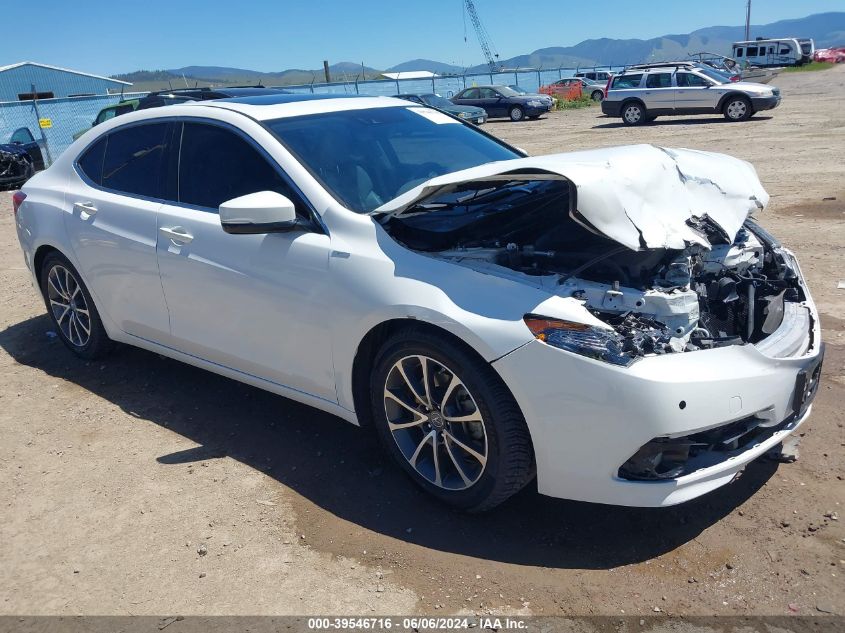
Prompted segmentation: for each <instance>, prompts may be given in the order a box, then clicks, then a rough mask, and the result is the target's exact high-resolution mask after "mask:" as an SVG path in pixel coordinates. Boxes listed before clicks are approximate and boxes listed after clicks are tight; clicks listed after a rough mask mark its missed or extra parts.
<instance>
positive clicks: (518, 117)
mask: <svg viewBox="0 0 845 633" xmlns="http://www.w3.org/2000/svg"><path fill="white" fill-rule="evenodd" d="M508 114H509V116H510V118H511V121H522V119H524V118H525V110H523V109H522V108H521V107H520V106H514V107H512V108H511V109H510V112H509V113H508Z"/></svg>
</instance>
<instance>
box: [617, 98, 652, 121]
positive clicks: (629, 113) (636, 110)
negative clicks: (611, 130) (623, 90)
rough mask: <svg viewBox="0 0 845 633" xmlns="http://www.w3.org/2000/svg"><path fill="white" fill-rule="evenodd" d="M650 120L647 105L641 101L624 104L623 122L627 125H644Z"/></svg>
mask: <svg viewBox="0 0 845 633" xmlns="http://www.w3.org/2000/svg"><path fill="white" fill-rule="evenodd" d="M647 121H648V114H647V112H646V109H645V106H644V105H643V104H642V103H640V102H639V101H629V102H628V103H624V104H622V122H623V123H624V124H625V125H642V124H643V123H646V122H647Z"/></svg>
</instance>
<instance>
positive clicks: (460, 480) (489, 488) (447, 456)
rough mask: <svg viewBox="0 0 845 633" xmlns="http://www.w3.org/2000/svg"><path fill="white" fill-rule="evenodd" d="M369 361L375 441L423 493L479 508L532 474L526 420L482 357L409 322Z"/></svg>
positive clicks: (508, 492) (465, 507) (510, 491)
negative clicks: (410, 326)
mask: <svg viewBox="0 0 845 633" xmlns="http://www.w3.org/2000/svg"><path fill="white" fill-rule="evenodd" d="M374 367H375V369H374V373H373V375H372V382H371V393H372V409H373V419H374V420H375V424H376V429H377V431H378V435H379V438H380V440H381V443H382V445H383V446H384V447H385V449H386V450H387V451H388V452H389V453H390V454H391V455H392V457H393V458H394V459H395V460H396V462H397V463H398V464H399V466H400V467H401V468H402V469H403V470H404V471H405V472H406V473H407V474H408V475H409V476H410V477H411V479H412V480H413V481H414V482H415V483H416V484H417V485H419V486H420V487H422V488H423V489H424V490H426V491H427V492H428V493H430V494H432V495H433V496H435V497H437V498H438V499H440V500H441V501H443V502H445V503H447V504H449V505H452V506H454V507H457V508H460V509H463V510H469V511H476V512H477V511H482V510H487V509H490V508H492V507H494V506H496V505H498V504H499V503H501V502H502V501H504V500H505V499H507V498H508V497H510V496H511V495H513V494H514V493H516V492H518V491H519V490H520V489H521V488H522V487H523V486H525V484H526V483H528V482H529V481H530V480H531V479H532V477H533V475H534V460H533V451H532V448H531V438H530V436H529V434H528V428H527V426H526V425H525V420H524V418H523V416H522V413H521V411H520V410H519V407H518V406H517V404H516V402H515V401H514V399H513V396H511V394H510V392H509V391H508V389H507V387H506V386H505V385H504V383H503V382H502V380H501V378H499V376H498V375H497V374H496V373H495V372H494V371H493V369H492V368H491V367H490V366H489V365H488V364H487V363H485V362H484V361H483V360H482V359H480V358H478V357H477V356H475V355H474V354H472V353H471V352H470V351H467V350H465V349H463V348H461V347H459V346H456V345H455V343H454V342H453V341H450V340H447V339H446V338H445V337H441V336H438V335H436V334H432V333H429V332H424V331H416V330H409V331H406V332H400V333H399V334H397V335H395V336H393V337H392V338H391V339H389V340H388V341H387V342H386V343H385V345H384V347H383V348H382V350H381V351H380V352H379V354H378V356H377V358H376V361H375V366H374Z"/></svg>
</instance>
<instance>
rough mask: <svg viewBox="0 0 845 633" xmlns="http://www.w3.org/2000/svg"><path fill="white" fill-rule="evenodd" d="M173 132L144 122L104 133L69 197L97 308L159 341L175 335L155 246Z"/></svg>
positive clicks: (81, 261)
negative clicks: (170, 320)
mask: <svg viewBox="0 0 845 633" xmlns="http://www.w3.org/2000/svg"><path fill="white" fill-rule="evenodd" d="M170 131H171V124H170V123H167V122H150V123H137V124H132V125H128V126H125V127H121V128H117V129H116V130H113V131H112V132H110V133H109V134H107V135H105V136H102V137H100V139H99V140H98V141H96V142H95V143H93V144H92V145H90V146H89V147H88V149H87V150H85V151H84V152H83V154H82V155H81V157H80V158H79V160H78V161H77V163H76V165H75V169H76V172H77V174H78V175H79V177H78V178H71V180H70V182H69V184H68V188H67V193H66V195H65V203H66V204H67V206H68V208H67V213H66V214H65V224H66V227H67V233H68V236H69V238H70V242H71V246H72V248H73V252H74V254H75V256H76V263H77V266H78V267H79V269H80V270H79V272H80V273H81V274H82V277H83V278H84V279H85V282H86V283H87V284H88V286H89V288H90V289H91V292H92V293H93V294H94V297H95V299H96V301H97V306H98V307H99V308H100V310H101V311H104V312H105V313H106V314H107V315H108V316H109V317H110V318H111V320H112V321H113V322H114V323H115V324H116V325H117V326H118V327H119V328H120V329H121V330H123V331H124V332H127V333H128V334H132V335H134V336H138V337H141V338H144V339H147V340H152V341H155V342H159V343H162V342H164V341H165V340H166V339H167V337H168V336H169V333H170V323H169V319H168V313H167V307H166V306H165V303H164V293H163V292H162V289H161V281H160V280H159V275H158V263H157V261H156V250H155V247H156V211H158V209H159V208H160V207H161V193H162V178H163V175H164V171H163V166H164V163H165V161H166V160H167V157H168V154H169V147H170V143H171V134H170Z"/></svg>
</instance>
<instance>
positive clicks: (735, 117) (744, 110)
mask: <svg viewBox="0 0 845 633" xmlns="http://www.w3.org/2000/svg"><path fill="white" fill-rule="evenodd" d="M722 114H724V115H725V118H726V119H727V120H728V121H745V120H747V119H748V118H749V117H751V115H752V114H753V113H752V111H751V102H750V101H749V100H748V99H747V98H746V97H731V98H730V99H728V100H727V101H726V102H725V106H724V107H723V108H722Z"/></svg>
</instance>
